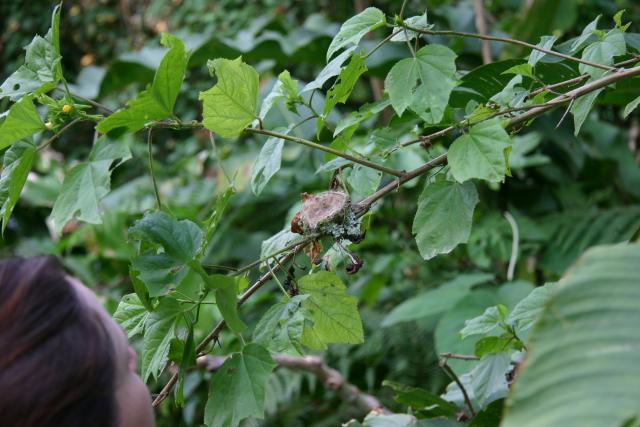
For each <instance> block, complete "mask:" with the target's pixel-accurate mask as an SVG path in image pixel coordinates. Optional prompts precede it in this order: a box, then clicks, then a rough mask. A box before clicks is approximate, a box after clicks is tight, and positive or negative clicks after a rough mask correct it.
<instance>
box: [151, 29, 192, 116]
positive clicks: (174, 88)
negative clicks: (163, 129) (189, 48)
mask: <svg viewBox="0 0 640 427" xmlns="http://www.w3.org/2000/svg"><path fill="white" fill-rule="evenodd" d="M160 43H162V45H163V46H165V47H167V48H168V49H169V51H168V52H167V53H166V55H165V56H164V58H162V61H161V62H160V66H159V67H158V69H157V70H156V75H155V77H154V78H153V84H152V85H151V94H152V95H153V98H154V99H155V100H156V101H157V102H158V105H160V107H161V108H162V109H163V110H164V111H165V112H166V113H167V115H171V114H172V113H173V106H174V104H175V103H176V99H177V98H178V94H179V93H180V87H181V86H182V80H183V79H184V73H185V70H186V69H187V64H188V63H189V53H188V52H186V51H185V48H184V44H183V43H182V41H181V40H180V39H179V38H177V37H176V36H173V35H171V34H169V33H163V34H162V38H161V39H160Z"/></svg>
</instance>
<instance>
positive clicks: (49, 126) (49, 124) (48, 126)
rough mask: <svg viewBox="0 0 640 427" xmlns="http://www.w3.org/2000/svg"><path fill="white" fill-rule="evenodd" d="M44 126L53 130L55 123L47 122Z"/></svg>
mask: <svg viewBox="0 0 640 427" xmlns="http://www.w3.org/2000/svg"><path fill="white" fill-rule="evenodd" d="M44 127H46V128H47V129H49V130H51V129H53V123H51V122H47V123H45V124H44Z"/></svg>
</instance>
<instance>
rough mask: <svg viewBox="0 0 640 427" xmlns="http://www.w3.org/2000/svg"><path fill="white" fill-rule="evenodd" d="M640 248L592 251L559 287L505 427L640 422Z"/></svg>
mask: <svg viewBox="0 0 640 427" xmlns="http://www.w3.org/2000/svg"><path fill="white" fill-rule="evenodd" d="M639 264H640V245H638V244H627V245H618V246H602V247H598V248H594V249H591V250H590V251H588V252H587V253H586V254H585V255H584V256H583V257H582V258H581V259H580V260H579V261H578V262H577V263H576V265H575V266H574V267H573V268H572V269H571V270H569V272H568V273H567V274H566V275H565V277H564V278H563V279H562V280H561V281H560V282H559V283H558V284H557V286H556V291H555V292H554V293H553V294H552V296H551V298H550V299H549V300H548V301H547V303H546V304H545V308H544V310H543V312H542V314H541V316H540V317H539V319H538V321H537V322H536V324H535V326H534V329H533V332H532V333H531V339H530V341H529V344H528V349H529V351H528V354H527V358H526V360H525V362H524V364H523V369H522V370H521V372H520V374H519V375H518V378H517V379H516V382H515V384H514V386H513V388H512V389H511V395H510V397H509V399H508V400H507V409H506V416H505V419H504V421H503V424H502V425H503V426H504V427H515V426H517V427H528V426H536V427H537V426H548V427H556V426H558V427H560V426H562V427H564V426H570V425H579V426H581V427H596V426H598V427H600V426H605V425H607V426H608V425H610V426H621V425H623V424H624V423H625V422H626V421H629V420H631V419H633V418H635V419H636V420H637V419H638V418H639V417H640V406H639V405H638V402H639V401H640V365H639V364H638V348H640V328H638V324H640V307H639V306H638V301H640V281H639V280H638V265H639Z"/></svg>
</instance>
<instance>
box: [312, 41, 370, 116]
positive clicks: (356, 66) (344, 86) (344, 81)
mask: <svg viewBox="0 0 640 427" xmlns="http://www.w3.org/2000/svg"><path fill="white" fill-rule="evenodd" d="M365 71H367V67H366V65H364V55H363V54H360V53H354V54H353V55H352V56H351V61H349V64H347V66H346V67H344V68H343V69H342V71H340V74H339V75H338V78H337V79H336V82H335V83H334V84H333V86H332V87H331V89H329V91H328V92H327V97H326V99H325V101H324V106H323V107H322V115H323V117H326V116H327V114H329V113H330V112H331V110H333V107H335V106H336V105H337V104H338V103H343V104H344V103H345V102H346V100H347V99H348V98H349V95H351V91H352V90H353V87H354V86H355V84H356V82H357V81H358V79H359V78H360V76H361V75H362V74H363V73H364V72H365Z"/></svg>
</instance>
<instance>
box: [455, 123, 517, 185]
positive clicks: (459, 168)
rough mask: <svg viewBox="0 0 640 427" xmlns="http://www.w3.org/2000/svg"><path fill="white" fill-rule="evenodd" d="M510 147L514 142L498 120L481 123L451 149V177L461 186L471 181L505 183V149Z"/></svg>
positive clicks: (460, 138)
mask: <svg viewBox="0 0 640 427" xmlns="http://www.w3.org/2000/svg"><path fill="white" fill-rule="evenodd" d="M509 147H511V139H510V138H509V135H508V134H507V132H506V131H505V130H504V128H503V127H502V125H501V124H500V120H499V119H498V118H495V119H491V120H487V121H485V122H481V123H478V124H477V125H474V126H472V127H471V129H470V130H469V133H468V134H467V135H462V136H461V137H459V138H458V139H456V140H455V141H453V144H451V147H449V154H448V158H449V165H450V166H451V173H452V174H453V177H454V178H455V179H456V181H458V182H464V181H466V180H468V179H471V178H479V179H484V180H486V181H490V182H500V181H503V180H504V175H505V171H506V168H507V163H506V161H505V149H507V148H509Z"/></svg>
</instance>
